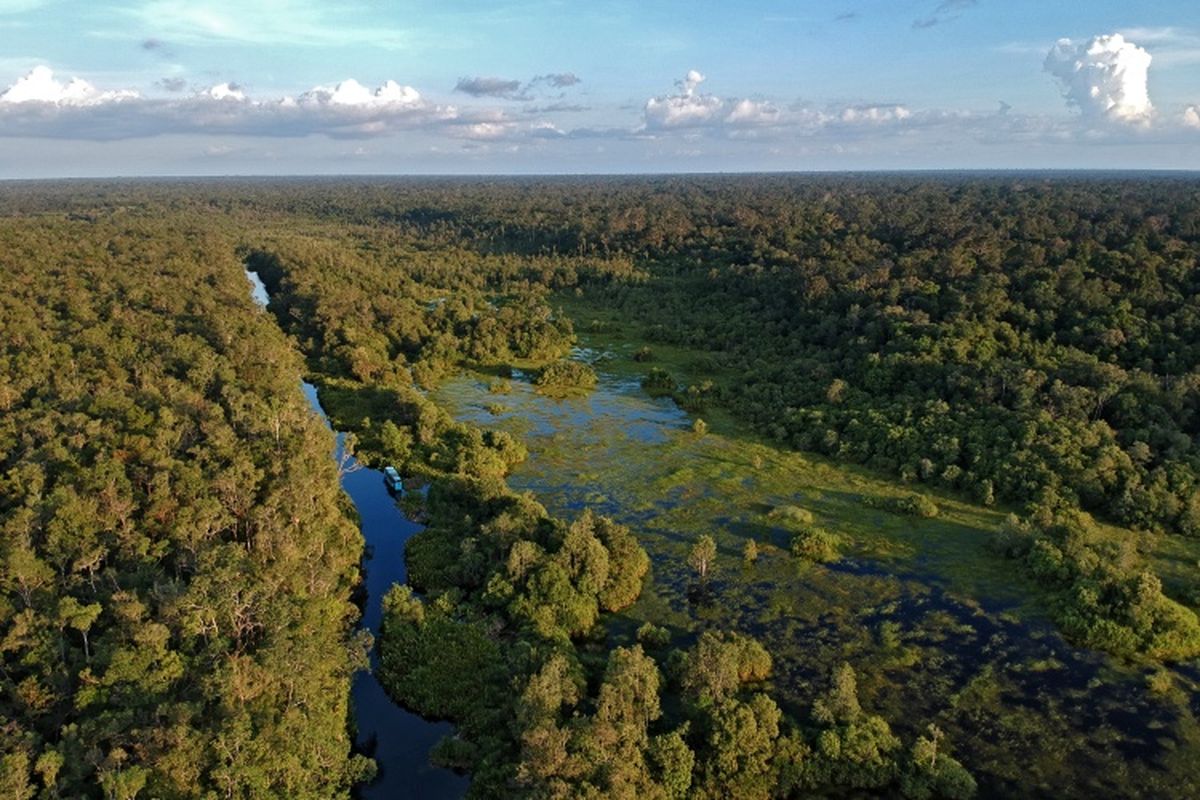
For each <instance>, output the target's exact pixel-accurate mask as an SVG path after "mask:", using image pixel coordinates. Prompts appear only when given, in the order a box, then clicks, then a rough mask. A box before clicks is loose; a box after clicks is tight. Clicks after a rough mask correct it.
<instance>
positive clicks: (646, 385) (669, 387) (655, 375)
mask: <svg viewBox="0 0 1200 800" xmlns="http://www.w3.org/2000/svg"><path fill="white" fill-rule="evenodd" d="M677 387H678V384H677V383H676V382H675V379H674V378H673V377H671V374H670V373H669V372H667V371H666V370H664V369H659V368H658V367H651V369H650V371H649V372H648V373H646V375H645V377H643V378H642V388H643V389H645V390H646V393H647V394H649V395H650V396H651V397H669V396H671V395H672V394H674V393H675V390H676V388H677Z"/></svg>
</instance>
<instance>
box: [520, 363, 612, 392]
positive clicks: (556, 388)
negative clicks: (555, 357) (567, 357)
mask: <svg viewBox="0 0 1200 800" xmlns="http://www.w3.org/2000/svg"><path fill="white" fill-rule="evenodd" d="M596 380H597V378H596V370H594V369H592V368H591V367H590V366H588V365H587V364H582V363H580V362H578V361H555V362H554V363H553V364H551V365H550V366H548V367H545V368H544V369H542V370H541V371H540V372H538V375H537V377H536V378H534V381H533V385H534V386H535V387H536V388H537V390H538V391H539V392H541V393H542V394H546V395H550V396H551V397H563V396H566V395H571V394H586V393H587V392H589V391H591V390H592V389H594V388H595V387H596Z"/></svg>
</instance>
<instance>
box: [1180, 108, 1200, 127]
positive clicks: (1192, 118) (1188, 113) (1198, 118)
mask: <svg viewBox="0 0 1200 800" xmlns="http://www.w3.org/2000/svg"><path fill="white" fill-rule="evenodd" d="M1183 124H1184V125H1186V126H1187V127H1189V128H1200V106H1188V107H1187V108H1186V109H1184V112H1183Z"/></svg>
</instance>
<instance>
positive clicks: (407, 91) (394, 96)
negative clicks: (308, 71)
mask: <svg viewBox="0 0 1200 800" xmlns="http://www.w3.org/2000/svg"><path fill="white" fill-rule="evenodd" d="M286 101H287V98H285V102H286ZM296 102H297V103H298V104H299V105H301V106H310V107H311V106H342V107H349V108H365V109H387V108H395V107H413V106H417V105H420V103H421V93H420V92H418V91H417V90H416V89H414V88H413V87H411V86H401V85H400V84H398V83H396V82H395V81H387V82H385V83H384V84H383V85H382V86H380V87H379V88H378V89H375V90H374V91H372V90H370V89H368V88H367V87H366V86H363V85H362V84H361V83H359V82H358V81H356V80H354V79H353V78H347V79H346V80H344V81H342V82H341V83H338V84H336V85H335V86H317V87H315V88H313V89H310V90H308V91H307V92H305V93H304V94H302V95H300V97H299V98H298V99H297V101H296Z"/></svg>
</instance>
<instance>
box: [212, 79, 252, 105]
mask: <svg viewBox="0 0 1200 800" xmlns="http://www.w3.org/2000/svg"><path fill="white" fill-rule="evenodd" d="M203 94H204V96H205V97H209V98H211V99H213V100H232V101H234V102H237V103H242V102H245V100H246V93H245V92H243V91H242V89H241V87H240V86H238V85H237V84H236V83H218V84H217V85H216V86H210V87H209V88H208V89H205V90H204V92H203Z"/></svg>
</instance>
